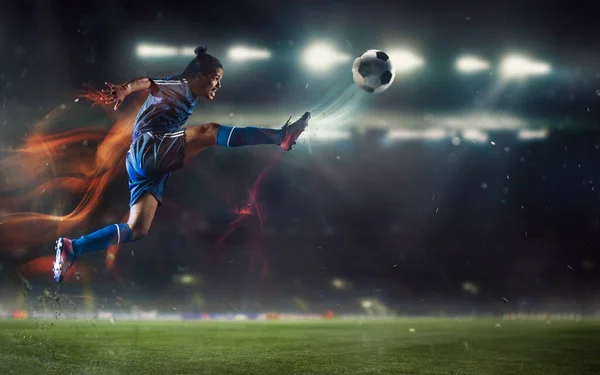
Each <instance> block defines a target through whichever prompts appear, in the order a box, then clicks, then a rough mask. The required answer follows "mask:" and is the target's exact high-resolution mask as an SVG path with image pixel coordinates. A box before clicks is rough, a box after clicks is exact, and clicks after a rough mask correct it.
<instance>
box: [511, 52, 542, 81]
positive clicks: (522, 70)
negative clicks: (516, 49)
mask: <svg viewBox="0 0 600 375" xmlns="http://www.w3.org/2000/svg"><path fill="white" fill-rule="evenodd" d="M550 70H551V68H550V64H548V63H545V62H542V61H534V60H531V59H529V58H527V57H524V56H518V55H510V56H507V57H506V58H505V59H504V60H503V61H502V64H501V65H500V73H501V75H502V77H504V78H505V79H523V78H527V77H530V76H541V75H546V74H548V73H550Z"/></svg>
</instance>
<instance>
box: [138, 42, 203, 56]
mask: <svg viewBox="0 0 600 375" xmlns="http://www.w3.org/2000/svg"><path fill="white" fill-rule="evenodd" d="M194 49H195V48H194V47H175V46H165V45H157V44H145V43H142V44H138V46H137V49H136V52H137V55H138V56H139V57H173V56H194V55H195V54H194Z"/></svg>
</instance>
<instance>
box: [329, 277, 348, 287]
mask: <svg viewBox="0 0 600 375" xmlns="http://www.w3.org/2000/svg"><path fill="white" fill-rule="evenodd" d="M331 285H333V287H334V288H336V289H344V287H345V286H346V283H345V282H344V280H342V279H340V278H337V277H336V278H335V279H333V280H331Z"/></svg>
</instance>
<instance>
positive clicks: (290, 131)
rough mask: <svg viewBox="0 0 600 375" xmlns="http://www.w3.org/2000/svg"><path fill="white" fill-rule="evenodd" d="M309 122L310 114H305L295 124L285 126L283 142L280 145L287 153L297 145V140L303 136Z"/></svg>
mask: <svg viewBox="0 0 600 375" xmlns="http://www.w3.org/2000/svg"><path fill="white" fill-rule="evenodd" d="M308 120H310V112H305V113H304V115H302V117H300V119H299V120H298V121H296V122H294V123H293V124H290V123H289V122H290V121H289V120H288V122H287V123H286V124H285V125H283V128H282V129H281V130H282V131H283V141H281V143H280V144H279V147H281V148H282V149H284V150H286V151H290V150H291V149H292V148H293V147H294V145H295V144H296V140H297V139H298V137H299V136H300V134H302V132H303V131H304V129H306V127H307V126H308Z"/></svg>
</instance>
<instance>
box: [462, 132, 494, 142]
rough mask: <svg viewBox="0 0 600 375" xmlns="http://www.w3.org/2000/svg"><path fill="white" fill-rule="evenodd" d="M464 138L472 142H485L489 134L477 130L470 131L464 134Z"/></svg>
mask: <svg viewBox="0 0 600 375" xmlns="http://www.w3.org/2000/svg"><path fill="white" fill-rule="evenodd" d="M463 138H464V139H468V140H470V141H478V142H485V141H487V139H488V136H487V134H485V133H484V132H482V131H479V130H477V129H468V130H465V131H464V133H463Z"/></svg>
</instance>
